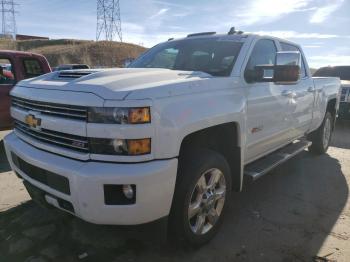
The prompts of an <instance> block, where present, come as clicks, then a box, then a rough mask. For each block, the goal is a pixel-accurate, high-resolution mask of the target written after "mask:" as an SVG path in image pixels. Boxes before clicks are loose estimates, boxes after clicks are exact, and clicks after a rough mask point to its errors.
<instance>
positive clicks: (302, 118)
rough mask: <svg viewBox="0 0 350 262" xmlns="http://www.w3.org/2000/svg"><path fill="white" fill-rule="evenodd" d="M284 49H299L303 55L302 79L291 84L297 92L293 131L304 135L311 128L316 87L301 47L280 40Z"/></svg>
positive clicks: (293, 111) (292, 89)
mask: <svg viewBox="0 0 350 262" xmlns="http://www.w3.org/2000/svg"><path fill="white" fill-rule="evenodd" d="M280 46H281V50H282V51H298V52H300V54H301V56H302V61H301V71H300V73H301V76H300V81H299V82H298V83H297V84H295V85H291V91H292V92H293V93H294V94H295V95H294V98H293V99H291V101H290V102H291V104H290V105H291V108H290V110H291V116H292V122H291V124H292V127H293V129H292V131H293V134H294V135H295V137H298V136H302V135H304V134H305V133H306V132H307V131H308V130H309V128H310V126H311V122H312V114H313V107H314V96H315V88H314V82H313V80H312V78H311V76H310V75H309V72H308V70H307V68H306V63H305V58H304V55H303V53H302V52H301V50H300V49H299V47H297V46H295V45H292V44H289V43H285V42H282V41H281V42H280Z"/></svg>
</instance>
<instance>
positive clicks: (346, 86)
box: [314, 66, 350, 120]
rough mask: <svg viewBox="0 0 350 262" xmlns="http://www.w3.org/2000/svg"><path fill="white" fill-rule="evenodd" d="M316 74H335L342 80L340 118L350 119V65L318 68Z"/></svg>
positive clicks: (334, 75)
mask: <svg viewBox="0 0 350 262" xmlns="http://www.w3.org/2000/svg"><path fill="white" fill-rule="evenodd" d="M314 76H325V77H329V76H333V77H339V78H340V80H341V95H340V105H339V114H338V115H339V118H340V119H345V120H350V66H333V67H331V66H328V67H321V68H320V69H318V70H317V71H316V72H315V73H314Z"/></svg>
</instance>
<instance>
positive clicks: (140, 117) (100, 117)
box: [88, 107, 151, 124]
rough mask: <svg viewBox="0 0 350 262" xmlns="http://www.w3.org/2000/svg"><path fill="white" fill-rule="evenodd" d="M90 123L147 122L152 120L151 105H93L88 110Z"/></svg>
mask: <svg viewBox="0 0 350 262" xmlns="http://www.w3.org/2000/svg"><path fill="white" fill-rule="evenodd" d="M88 122H89V123H105V124H145V123H150V122H151V112H150V108H149V107H140V108H125V107H91V108H89V112H88Z"/></svg>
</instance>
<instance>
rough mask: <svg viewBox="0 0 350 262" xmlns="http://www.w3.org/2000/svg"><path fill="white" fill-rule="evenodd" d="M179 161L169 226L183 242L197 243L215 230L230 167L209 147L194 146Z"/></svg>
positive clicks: (224, 204) (223, 205)
mask: <svg viewBox="0 0 350 262" xmlns="http://www.w3.org/2000/svg"><path fill="white" fill-rule="evenodd" d="M182 161H183V162H182V163H181V162H180V166H179V174H178V181H177V185H176V189H175V195H174V200H173V205H172V210H171V213H170V220H169V222H170V224H169V226H170V227H169V229H170V232H172V234H173V236H175V237H176V238H177V240H178V241H180V242H182V243H186V244H189V245H191V246H200V245H203V244H205V243H206V242H208V241H209V240H210V239H212V238H213V237H214V235H215V234H216V233H217V231H218V229H219V227H220V225H221V223H222V218H223V215H224V212H225V209H226V207H227V204H228V202H229V198H230V193H231V188H232V186H231V174H230V168H229V166H228V164H227V161H226V160H225V158H224V157H223V156H222V155H220V154H218V153H216V152H214V151H211V150H207V149H203V150H196V151H195V152H191V154H188V156H186V158H185V159H184V160H182Z"/></svg>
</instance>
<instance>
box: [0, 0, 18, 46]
mask: <svg viewBox="0 0 350 262" xmlns="http://www.w3.org/2000/svg"><path fill="white" fill-rule="evenodd" d="M16 5H17V4H16V3H15V2H14V1H13V0H0V7H1V10H0V11H1V22H2V27H1V29H2V30H1V34H2V37H3V38H8V37H11V38H12V39H13V40H16V34H17V26H16V17H15V13H16V11H15V6H16Z"/></svg>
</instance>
